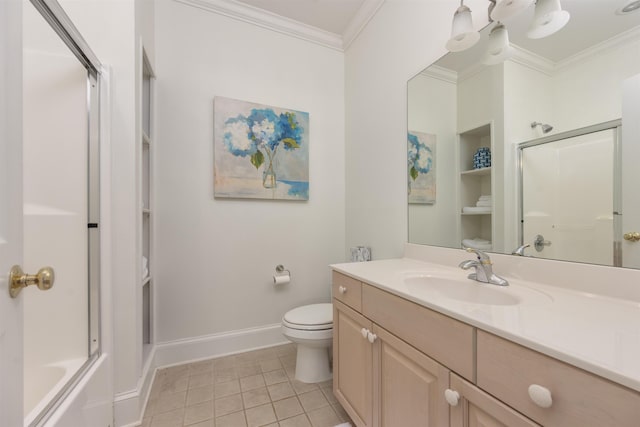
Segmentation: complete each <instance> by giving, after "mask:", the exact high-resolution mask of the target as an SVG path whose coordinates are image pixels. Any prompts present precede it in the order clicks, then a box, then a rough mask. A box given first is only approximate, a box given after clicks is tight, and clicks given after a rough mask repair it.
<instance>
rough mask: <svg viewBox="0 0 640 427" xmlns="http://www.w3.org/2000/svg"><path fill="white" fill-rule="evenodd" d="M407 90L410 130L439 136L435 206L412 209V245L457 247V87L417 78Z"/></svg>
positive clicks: (452, 84) (410, 224)
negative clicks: (455, 170) (455, 172)
mask: <svg viewBox="0 0 640 427" xmlns="http://www.w3.org/2000/svg"><path fill="white" fill-rule="evenodd" d="M407 86H408V87H407V104H408V119H407V125H408V129H409V130H413V131H418V132H425V133H431V134H435V135H436V163H435V165H436V166H435V167H436V202H435V203H434V204H428V205H427V204H410V205H409V208H408V209H409V226H410V229H409V233H410V236H411V238H410V241H411V242H412V243H423V244H426V243H429V244H431V245H436V246H446V247H454V246H456V240H457V239H456V233H454V232H452V230H455V229H456V219H457V216H456V199H455V195H456V190H455V183H456V179H457V177H455V176H454V175H453V172H454V171H453V169H452V168H451V167H450V166H449V165H453V164H454V161H455V157H454V155H455V144H456V120H457V119H456V117H457V102H456V98H457V94H456V84H455V82H454V81H446V80H442V79H438V78H435V77H431V76H429V75H425V74H418V75H417V76H415V77H414V78H412V79H411V80H410V81H409V83H408V85H407ZM434 100H437V102H434Z"/></svg>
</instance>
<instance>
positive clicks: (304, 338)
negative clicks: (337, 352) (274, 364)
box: [282, 303, 333, 383]
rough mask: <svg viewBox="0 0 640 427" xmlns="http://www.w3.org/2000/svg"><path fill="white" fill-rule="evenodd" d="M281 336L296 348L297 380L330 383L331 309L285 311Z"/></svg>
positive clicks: (308, 307)
mask: <svg viewBox="0 0 640 427" xmlns="http://www.w3.org/2000/svg"><path fill="white" fill-rule="evenodd" d="M282 334H283V335H284V336H285V337H287V339H288V340H289V341H291V342H293V343H295V344H296V346H297V356H296V379H297V380H298V381H302V382H304V383H318V382H322V381H327V380H329V379H331V366H330V363H329V351H330V348H331V343H332V340H333V306H332V305H331V304H330V303H327V304H311V305H304V306H302V307H297V308H294V309H293V310H290V311H287V312H286V313H285V315H284V316H283V317H282Z"/></svg>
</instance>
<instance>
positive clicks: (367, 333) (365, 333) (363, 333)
mask: <svg viewBox="0 0 640 427" xmlns="http://www.w3.org/2000/svg"><path fill="white" fill-rule="evenodd" d="M360 333H361V334H362V338H364V339H367V336H368V335H369V330H368V329H366V328H362V329H360Z"/></svg>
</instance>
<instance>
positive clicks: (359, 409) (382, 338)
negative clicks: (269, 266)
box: [333, 271, 640, 427]
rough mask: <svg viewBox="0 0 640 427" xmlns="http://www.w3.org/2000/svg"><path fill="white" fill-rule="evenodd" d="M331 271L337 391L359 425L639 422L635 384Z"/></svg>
mask: <svg viewBox="0 0 640 427" xmlns="http://www.w3.org/2000/svg"><path fill="white" fill-rule="evenodd" d="M333 280H334V283H333V284H334V287H333V289H334V294H333V305H334V336H333V354H334V356H333V385H334V394H335V396H336V398H337V400H338V401H339V402H340V404H341V405H342V406H343V407H344V408H345V410H346V411H347V413H348V414H349V416H350V417H351V418H352V420H353V421H354V422H355V424H356V425H357V426H358V427H369V426H375V427H383V426H385V427H397V426H411V427H413V426H437V427H443V426H451V427H469V426H486V427H493V426H502V427H534V426H545V427H565V426H581V427H590V426H591V427H596V426H597V427H603V426H611V427H613V426H615V427H632V426H633V427H638V426H639V425H640V393H638V392H636V391H634V390H631V389H628V388H626V387H623V386H621V385H618V384H615V383H613V382H611V381H609V380H606V379H604V378H601V377H598V376H596V375H594V374H591V373H589V372H586V371H584V370H582V369H579V368H576V367H574V366H571V365H568V364H566V363H564V362H561V361H558V360H556V359H554V358H552V357H549V356H546V355H543V354H541V353H538V352H536V351H534V350H531V349H528V348H526V347H523V346H521V345H518V344H515V343H513V342H511V341H508V340H505V339H503V338H500V337H497V336H495V335H493V334H490V333H488V332H485V331H483V330H480V329H477V328H475V327H473V326H471V325H469V324H466V323H464V322H461V321H458V320H456V319H453V318H451V317H448V316H445V315H443V314H440V313H438V312H436V311H434V310H431V309H428V308H426V307H424V306H422V305H419V304H417V303H414V302H412V301H409V300H407V299H404V298H401V297H399V296H397V295H394V294H391V293H389V292H386V291H384V290H382V289H380V288H378V287H375V286H372V285H368V284H367V283H362V282H359V281H358V280H356V279H353V278H351V277H348V276H346V275H343V274H341V273H338V272H335V271H334V273H333ZM341 287H342V288H341Z"/></svg>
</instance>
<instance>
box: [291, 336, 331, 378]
mask: <svg viewBox="0 0 640 427" xmlns="http://www.w3.org/2000/svg"><path fill="white" fill-rule="evenodd" d="M297 347H298V348H297V356H296V379H297V380H298V381H300V382H303V383H320V382H323V381H328V380H330V379H331V378H332V376H333V374H332V373H331V366H330V364H329V348H330V347H329V348H327V347H308V346H306V345H301V344H298V346H297Z"/></svg>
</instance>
